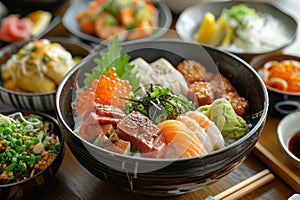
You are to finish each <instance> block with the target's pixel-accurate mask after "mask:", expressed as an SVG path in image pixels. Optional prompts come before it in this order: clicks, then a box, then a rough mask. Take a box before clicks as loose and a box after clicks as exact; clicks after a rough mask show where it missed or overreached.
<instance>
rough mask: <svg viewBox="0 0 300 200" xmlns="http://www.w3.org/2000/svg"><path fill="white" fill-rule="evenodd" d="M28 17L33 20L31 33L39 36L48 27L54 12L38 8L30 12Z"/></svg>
mask: <svg viewBox="0 0 300 200" xmlns="http://www.w3.org/2000/svg"><path fill="white" fill-rule="evenodd" d="M26 18H28V19H30V20H31V22H32V27H31V35H32V36H37V35H39V34H40V33H42V32H43V31H44V30H45V29H46V28H47V26H48V25H49V23H50V21H51V19H52V14H51V13H50V12H47V11H43V10H37V11H34V12H32V13H29V14H28V15H27V16H26Z"/></svg>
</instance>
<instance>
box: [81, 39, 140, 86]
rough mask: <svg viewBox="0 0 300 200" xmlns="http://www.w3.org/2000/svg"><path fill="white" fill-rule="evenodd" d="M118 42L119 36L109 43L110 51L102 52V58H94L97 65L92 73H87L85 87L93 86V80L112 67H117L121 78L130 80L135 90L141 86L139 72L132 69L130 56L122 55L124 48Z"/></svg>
mask: <svg viewBox="0 0 300 200" xmlns="http://www.w3.org/2000/svg"><path fill="white" fill-rule="evenodd" d="M118 43H119V41H118V37H115V38H114V40H113V43H111V44H108V51H107V52H100V56H101V58H95V59H94V62H95V63H96V64H97V66H96V67H94V68H93V69H92V73H85V80H84V85H85V88H89V87H91V86H92V82H93V80H95V79H99V77H100V75H101V74H105V73H106V72H107V71H108V69H109V68H110V67H114V68H115V69H116V73H117V75H118V76H119V77H120V78H121V79H125V80H128V81H129V83H130V84H131V86H132V89H133V90H135V89H137V88H138V87H139V82H140V79H139V77H138V75H137V72H135V73H134V72H133V71H132V69H133V68H134V66H133V65H131V64H129V60H130V56H129V55H128V54H123V55H121V50H122V49H121V47H119V46H118Z"/></svg>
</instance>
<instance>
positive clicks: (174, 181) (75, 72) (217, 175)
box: [56, 39, 268, 196]
mask: <svg viewBox="0 0 300 200" xmlns="http://www.w3.org/2000/svg"><path fill="white" fill-rule="evenodd" d="M120 46H121V47H122V54H124V53H126V54H128V55H129V56H130V58H131V59H132V60H134V59H136V58H139V57H142V58H143V59H145V60H146V61H147V62H154V61H155V60H157V59H160V58H165V59H166V60H169V61H170V63H172V65H173V66H177V65H178V63H180V62H181V61H182V60H183V59H193V60H197V61H199V62H201V63H203V65H204V66H208V67H212V66H210V64H212V63H213V61H214V62H215V63H216V65H217V67H218V68H217V69H218V70H219V71H220V72H221V73H222V74H224V76H226V77H229V78H230V80H231V82H232V84H233V85H234V86H235V87H236V89H237V91H239V93H240V94H241V95H242V96H244V97H245V98H246V99H248V100H249V110H248V112H247V117H246V118H247V119H248V120H249V121H248V122H249V124H251V125H250V126H251V127H250V129H249V131H248V132H247V134H246V135H244V136H243V137H242V138H240V139H239V140H237V141H236V142H234V143H232V144H230V145H228V146H226V147H224V148H222V149H219V150H217V151H213V152H210V153H209V154H206V155H202V156H200V157H199V156H195V157H191V158H179V159H176V158H147V157H142V156H131V155H125V154H119V153H115V152H112V151H110V150H107V149H105V148H102V147H99V146H97V145H95V144H93V143H91V142H88V141H87V140H85V139H83V137H81V136H79V135H78V134H77V132H76V131H75V129H76V127H75V125H76V122H77V125H78V121H77V120H76V113H74V112H75V110H74V107H73V106H74V104H73V103H74V102H73V101H74V99H73V98H72V96H73V94H74V92H76V91H75V90H74V88H77V87H78V84H76V83H77V81H78V83H79V86H80V85H81V83H82V81H83V78H84V77H83V75H84V74H85V72H90V71H91V70H92V68H93V67H95V63H94V60H95V59H97V58H99V56H100V55H99V52H95V53H94V54H90V56H88V57H86V58H85V60H84V61H82V62H81V63H80V64H79V65H77V66H76V67H75V68H73V69H72V70H71V71H70V72H69V73H68V74H67V75H66V76H65V78H64V80H63V81H62V82H61V84H60V86H59V88H58V90H57V96H56V113H57V116H58V121H59V123H60V125H61V130H62V133H63V136H64V138H65V140H66V142H67V144H68V146H69V147H70V150H71V151H72V153H73V154H74V156H75V157H76V159H77V160H78V161H79V162H80V163H81V164H82V165H83V166H84V167H85V168H86V169H87V170H88V171H90V172H91V173H92V174H93V175H95V176H96V177H98V178H99V179H101V180H103V181H104V182H107V183H108V184H110V185H112V186H114V187H118V188H121V189H124V190H126V191H130V192H133V193H139V194H145V195H151V196H174V195H179V194H184V193H187V192H191V191H195V190H198V189H201V188H204V187H205V186H206V185H209V184H212V183H215V182H217V181H218V180H220V179H221V178H222V177H224V176H226V175H227V174H229V173H230V172H232V171H233V170H234V169H236V168H237V167H238V166H239V165H240V164H241V163H242V162H243V161H244V159H245V158H246V156H247V155H248V154H249V153H250V152H251V150H252V149H253V147H254V145H255V143H256V141H257V140H258V138H259V136H260V133H261V131H262V128H263V126H264V124H265V121H266V116H267V110H268V94H267V90H266V87H265V85H264V83H263V82H262V80H261V78H260V77H259V76H258V74H257V73H256V72H255V70H254V69H253V68H251V67H250V66H249V65H248V64H247V63H246V62H244V61H243V60H242V59H240V58H238V57H236V56H234V55H232V54H229V53H226V52H223V51H220V50H217V49H214V48H211V47H207V46H204V47H202V46H201V45H198V44H195V43H186V42H182V41H178V40H163V39H161V40H154V41H142V42H134V43H127V44H125V43H123V44H122V45H120ZM106 51H107V49H102V51H101V53H103V52H106ZM212 60H213V61H212ZM166 71H167V70H166ZM245 79H247V81H244V80H245ZM133 127H134V126H133ZM141 127H144V126H142V125H141Z"/></svg>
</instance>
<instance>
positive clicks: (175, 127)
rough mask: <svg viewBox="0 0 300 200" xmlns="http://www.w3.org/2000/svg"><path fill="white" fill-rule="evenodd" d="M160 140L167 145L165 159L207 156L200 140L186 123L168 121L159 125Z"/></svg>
mask: <svg viewBox="0 0 300 200" xmlns="http://www.w3.org/2000/svg"><path fill="white" fill-rule="evenodd" d="M158 127H159V128H160V131H159V138H160V140H161V141H162V142H164V143H166V144H167V145H166V147H165V157H167V158H170V157H172V158H174V157H193V156H199V155H205V154H207V153H208V152H207V150H206V148H205V147H204V145H203V143H202V142H201V141H200V140H199V138H198V137H197V136H196V135H195V134H194V133H193V131H191V130H190V129H189V128H188V127H186V126H185V124H184V123H182V122H180V121H177V120H166V121H163V122H161V123H159V124H158Z"/></svg>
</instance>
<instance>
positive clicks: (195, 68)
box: [177, 60, 206, 84]
mask: <svg viewBox="0 0 300 200" xmlns="http://www.w3.org/2000/svg"><path fill="white" fill-rule="evenodd" d="M177 70H178V71H180V73H181V74H182V75H183V76H184V78H185V80H186V81H187V82H188V83H190V84H192V83H194V82H196V81H205V74H206V69H205V67H204V66H203V65H201V64H200V63H199V62H197V61H194V60H184V61H182V62H181V63H179V65H178V66H177Z"/></svg>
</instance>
